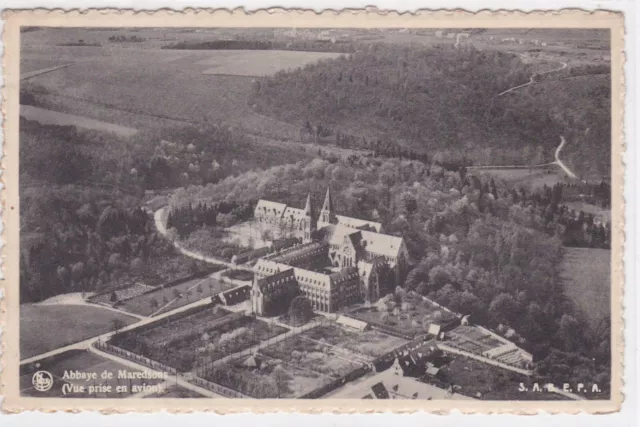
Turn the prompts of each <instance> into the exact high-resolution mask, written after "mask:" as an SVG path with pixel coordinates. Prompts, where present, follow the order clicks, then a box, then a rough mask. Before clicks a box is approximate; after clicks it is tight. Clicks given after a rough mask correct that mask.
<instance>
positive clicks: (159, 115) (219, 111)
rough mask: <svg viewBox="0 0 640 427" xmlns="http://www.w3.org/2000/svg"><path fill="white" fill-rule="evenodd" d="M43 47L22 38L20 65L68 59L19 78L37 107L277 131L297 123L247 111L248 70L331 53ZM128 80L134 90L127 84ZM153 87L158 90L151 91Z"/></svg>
mask: <svg viewBox="0 0 640 427" xmlns="http://www.w3.org/2000/svg"><path fill="white" fill-rule="evenodd" d="M98 33H99V32H98ZM101 37H102V35H101ZM84 40H85V41H86V40H87V39H84ZM47 48H49V47H47ZM50 49H51V50H47V51H45V50H44V47H43V46H39V45H32V46H29V44H28V42H27V45H26V46H25V49H24V52H23V56H24V59H23V62H24V64H25V65H24V67H25V70H34V71H37V70H38V69H40V68H39V67H42V68H47V67H45V66H48V67H51V65H50V62H41V61H46V58H51V57H52V53H55V54H56V55H57V57H58V59H56V62H55V63H51V64H53V65H57V64H58V63H68V62H71V63H75V64H74V65H72V66H69V67H67V68H64V69H61V70H57V71H52V72H49V73H46V74H41V75H38V76H34V77H32V78H30V79H29V80H26V81H24V82H23V88H24V89H26V90H27V91H30V92H32V93H34V94H35V95H36V97H37V100H38V105H39V106H42V107H46V108H48V109H52V110H55V111H59V112H63V113H68V114H72V115H78V116H86V117H87V118H91V119H94V120H98V121H104V122H106V123H107V124H109V123H117V124H118V125H120V126H125V127H131V128H133V129H154V128H155V127H157V126H158V125H160V126H162V127H169V126H172V125H173V126H175V124H176V123H180V122H182V123H183V124H184V123H201V122H204V121H211V122H214V123H226V124H228V125H231V126H242V127H244V128H246V129H247V130H249V131H250V132H253V133H256V134H260V135H267V136H272V137H278V138H284V137H287V138H294V137H297V136H298V135H297V134H298V132H297V128H295V127H293V126H291V125H288V124H286V123H282V122H278V121H277V120H275V119H271V118H268V117H264V116H261V115H259V114H256V113H255V112H254V111H253V109H252V108H251V106H250V105H248V104H247V99H248V94H249V93H250V92H251V90H252V78H251V77H250V75H252V74H254V73H255V75H268V74H272V73H275V72H277V71H280V70H286V69H290V68H296V67H299V66H303V65H305V64H307V63H310V62H315V61H317V60H320V59H322V58H326V57H333V56H335V54H332V53H322V52H289V51H242V50H238V51H202V50H198V51H171V50H160V49H155V48H154V49H143V48H140V47H138V46H135V47H127V48H115V49H114V48H109V49H107V48H102V47H75V46H74V47H69V46H54V47H50ZM140 69H145V78H144V79H140V78H139V70H140ZM116 75H117V76H118V81H117V82H115V81H114V76H116ZM134 87H135V88H136V90H131V88H134ZM158 87H162V88H163V90H162V91H158V90H157V88H158ZM49 114H51V113H49Z"/></svg>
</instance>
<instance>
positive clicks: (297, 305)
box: [289, 296, 313, 325]
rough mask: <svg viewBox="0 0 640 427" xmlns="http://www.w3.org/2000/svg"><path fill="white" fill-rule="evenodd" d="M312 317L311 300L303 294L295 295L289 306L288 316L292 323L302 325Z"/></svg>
mask: <svg viewBox="0 0 640 427" xmlns="http://www.w3.org/2000/svg"><path fill="white" fill-rule="evenodd" d="M312 317H313V307H312V306H311V302H310V301H309V300H308V299H306V298H305V297H303V296H297V297H295V298H294V299H293V300H292V301H291V305H290V306H289V318H290V319H291V322H292V323H293V324H294V325H304V324H305V323H307V322H308V321H309V320H311V318H312Z"/></svg>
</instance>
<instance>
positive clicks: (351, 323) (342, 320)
mask: <svg viewBox="0 0 640 427" xmlns="http://www.w3.org/2000/svg"><path fill="white" fill-rule="evenodd" d="M336 323H337V324H339V325H344V326H348V327H350V328H354V329H357V330H359V331H364V330H365V329H366V327H367V326H369V324H368V323H367V322H363V321H362V320H358V319H354V318H353V317H347V316H339V317H338V318H337V319H336Z"/></svg>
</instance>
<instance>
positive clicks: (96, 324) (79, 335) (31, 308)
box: [20, 304, 137, 359]
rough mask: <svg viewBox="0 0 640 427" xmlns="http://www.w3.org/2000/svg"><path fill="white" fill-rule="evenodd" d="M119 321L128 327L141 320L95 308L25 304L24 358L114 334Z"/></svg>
mask: <svg viewBox="0 0 640 427" xmlns="http://www.w3.org/2000/svg"><path fill="white" fill-rule="evenodd" d="M115 321H120V322H123V323H124V324H127V325H128V324H131V323H134V322H136V321H137V320H136V319H135V318H134V317H131V316H127V315H125V314H119V313H117V312H115V311H112V310H107V309H105V308H102V307H98V306H91V305H53V304H52V305H41V304H22V305H21V306H20V358H21V359H25V358H28V357H32V356H35V355H37V354H41V353H45V352H47V351H50V350H53V349H56V348H59V347H62V346H65V345H68V344H72V343H75V342H78V341H83V340H85V339H88V338H91V337H94V336H96V335H100V334H103V333H105V332H109V331H112V330H113V327H114V326H113V325H114V322H115ZM51 331H55V333H51Z"/></svg>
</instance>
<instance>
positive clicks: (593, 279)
mask: <svg viewBox="0 0 640 427" xmlns="http://www.w3.org/2000/svg"><path fill="white" fill-rule="evenodd" d="M561 277H562V280H563V282H564V291H565V293H566V294H567V296H568V297H569V298H570V299H571V300H572V301H573V302H574V303H575V304H576V305H577V306H578V309H579V310H580V311H581V312H582V314H583V316H584V317H585V319H586V320H587V322H588V324H589V325H590V326H591V327H592V328H597V327H598V326H599V325H600V322H602V321H603V320H604V319H606V318H608V317H609V316H610V315H611V299H610V295H611V251H608V250H605V249H590V248H565V249H564V257H563V261H562V273H561Z"/></svg>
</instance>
